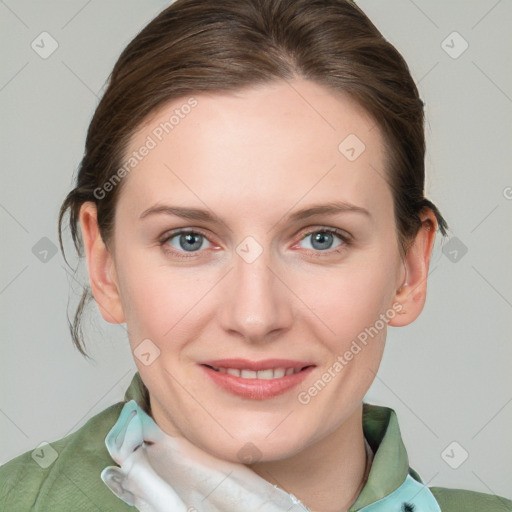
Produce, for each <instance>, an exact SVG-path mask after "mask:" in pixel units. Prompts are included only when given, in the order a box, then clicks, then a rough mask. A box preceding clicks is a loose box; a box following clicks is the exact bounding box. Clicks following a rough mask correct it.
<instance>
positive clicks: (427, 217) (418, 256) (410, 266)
mask: <svg viewBox="0 0 512 512" xmlns="http://www.w3.org/2000/svg"><path fill="white" fill-rule="evenodd" d="M420 219H421V222H422V223H421V227H420V229H419V230H418V233H417V234H416V236H415V238H414V241H413V243H412V244H411V245H410V247H409V248H408V250H407V253H406V255H405V257H404V260H403V264H404V267H405V277H404V279H403V282H402V284H401V285H400V286H399V288H398V289H397V291H396V294H395V299H394V302H395V303H398V304H400V305H401V309H400V312H399V314H398V315H396V316H395V317H394V318H393V319H392V320H390V322H389V325H392V326H394V327H402V326H404V325H408V324H410V323H412V322H413V321H414V320H416V318H418V316H419V315H420V313H421V311H422V310H423V307H424V305H425V300H426V296H427V277H428V269H429V264H430V257H431V254H432V249H433V247H434V241H435V235H436V228H437V219H436V217H435V215H434V213H433V212H432V210H430V208H425V209H424V210H423V211H422V212H421V213H420Z"/></svg>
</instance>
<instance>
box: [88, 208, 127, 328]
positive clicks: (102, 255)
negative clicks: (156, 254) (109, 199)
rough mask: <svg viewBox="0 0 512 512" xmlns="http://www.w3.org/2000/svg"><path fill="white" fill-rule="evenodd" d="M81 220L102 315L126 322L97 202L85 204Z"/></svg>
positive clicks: (115, 322)
mask: <svg viewBox="0 0 512 512" xmlns="http://www.w3.org/2000/svg"><path fill="white" fill-rule="evenodd" d="M79 220H80V228H81V230H82V240H83V242H84V248H85V253H86V258H87V268H88V270H89V281H90V283H91V291H92V294H93V295H94V298H95V300H96V302H97V304H98V307H99V310H100V313H101V316H102V317H103V318H104V319H105V320H106V321H107V322H109V323H111V324H121V323H124V322H125V321H126V320H125V316H124V312H123V308H122V304H121V297H120V293H119V287H118V283H117V275H116V272H115V266H114V260H113V258H112V255H111V254H110V252H109V250H108V249H107V247H106V246H105V244H104V243H103V239H102V238H101V234H100V231H99V228H98V220H97V209H96V205H95V204H94V203H93V202H91V201H87V202H85V203H84V204H83V205H82V206H81V208H80V214H79Z"/></svg>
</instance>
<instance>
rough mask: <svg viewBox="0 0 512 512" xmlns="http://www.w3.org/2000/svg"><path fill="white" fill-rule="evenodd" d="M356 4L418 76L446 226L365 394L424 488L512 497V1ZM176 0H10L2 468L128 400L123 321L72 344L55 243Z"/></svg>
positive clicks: (5, 20)
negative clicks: (417, 311) (408, 314)
mask: <svg viewBox="0 0 512 512" xmlns="http://www.w3.org/2000/svg"><path fill="white" fill-rule="evenodd" d="M358 3H359V5H361V7H362V8H363V9H364V10H365V12H366V13H367V14H368V15H369V17H370V18H371V19H372V21H373V22H374V23H375V25H376V26H377V27H378V28H379V29H380V30H381V32H382V33H383V34H384V36H385V37H386V38H387V39H388V40H390V41H391V42H392V43H393V44H394V45H396V47H397V48H398V50H399V51H400V52H401V53H402V54H403V55H404V57H405V59H406V60H407V62H408V63H409V65H410V68H411V72H412V74H413V76H414V78H415V80H416V81H417V82H418V83H419V88H420V93H421V96H422V98H423V100H424V101H425V103H426V113H427V125H426V129H427V138H428V144H429V146H428V147H429V149H428V154H427V169H428V176H427V195H428V197H429V198H430V199H431V200H433V201H434V202H435V203H436V204H437V205H438V206H439V208H440V209H441V211H442V213H443V214H444V216H445V217H446V219H447V220H448V222H449V224H450V226H451V232H450V237H449V239H445V241H444V242H443V243H441V241H440V240H438V242H436V248H435V253H434V256H433V259H432V263H431V275H430V277H429V292H428V299H427V303H426V306H425V310H424V312H423V314H422V315H421V316H420V318H419V319H418V320H417V321H416V322H415V323H414V324H412V325H411V326H408V327H404V328H391V329H390V332H389V335H388V344H387V350H386V352H385V356H384V360H383V362H382V366H381V369H380V371H379V374H378V376H377V378H376V379H375V382H374V384H373V386H372V387H371V389H370V391H369V392H368V395H367V400H368V401H370V402H373V403H376V404H379V405H387V406H389V407H392V408H394V409H395V410H396V412H397V414H398V418H399V422H400V425H401V431H402V434H403V438H404V442H405V445H406V447H407V449H408V453H409V458H410V464H411V466H412V467H414V468H415V469H416V470H417V471H418V472H419V473H420V475H421V476H422V478H423V480H424V481H425V482H426V483H427V484H428V485H429V486H433V485H435V486H446V487H461V488H466V489H473V490H477V491H482V492H488V493H497V494H501V495H503V496H506V497H508V498H512V488H511V486H510V482H511V477H512V436H510V432H511V425H512V372H511V370H510V366H511V362H512V344H511V343H510V329H511V327H512V326H511V318H512V315H511V308H512V286H511V285H512V270H511V265H510V262H511V255H512V237H511V236H510V233H512V215H511V211H512V199H511V198H512V188H511V187H512V175H511V172H510V161H511V160H512V151H511V141H512V138H511V132H512V129H511V119H512V116H511V113H512V99H511V96H512V74H511V66H510V62H511V61H512V40H511V39H512V37H511V34H512V23H511V22H512V3H511V2H510V0H501V1H496V0H481V1H463V0H459V1H450V2H446V1H441V0H436V1H432V0H431V1H426V0H423V1H420V0H415V1H412V0H393V1H389V0H387V1H386V2H382V1H380V0H361V1H359V2H358ZM167 4H168V2H166V1H162V0H145V1H144V2H143V1H140V0H139V1H134V0H130V1H127V0H122V1H121V0H118V1H101V2H100V1H99V0H89V1H86V0H81V1H74V0H73V1H69V0H67V1H58V2H57V1H49V0H45V1H41V0H37V1H32V2H28V1H20V0H17V1H14V0H4V1H0V17H1V18H0V20H1V21H0V34H1V43H2V45H1V55H2V62H3V65H2V69H1V71H0V108H1V114H0V115H1V120H2V123H1V136H0V144H1V154H2V159H1V166H0V169H1V171H0V172H1V173H2V177H1V179H2V188H1V195H0V223H1V233H2V235H1V236H2V252H1V258H2V260H1V262H2V264H1V267H0V268H1V270H0V308H1V312H2V317H1V318H2V320H1V321H2V324H1V332H2V341H1V350H2V353H1V361H0V376H1V377H0V378H1V384H0V385H1V389H2V393H1V400H0V433H1V437H2V450H1V454H0V463H3V462H5V461H7V460H8V459H10V458H12V457H14V456H16V455H18V454H20V453H21V452H23V451H26V450H29V449H33V448H34V447H36V446H37V445H39V444H40V443H42V442H45V441H46V442H51V441H53V440H56V439H58V438H60V437H62V436H64V435H66V434H67V433H69V432H71V431H73V430H75V429H77V428H78V427H80V426H81V425H83V424H84V423H85V421H86V420H87V419H88V418H90V417H91V416H93V415H94V414H96V413H98V412H100V411H101V410H102V409H104V408H105V407H106V406H108V405H110V404H112V403H114V402H116V401H118V400H120V399H121V398H122V396H123V392H124V389H125V388H126V386H127V385H128V383H129V381H130V379H131V377H132V374H133V372H134V371H135V365H134V363H133V362H132V356H131V353H130V350H129V348H128V343H127V340H126V330H125V327H124V325H123V326H113V325H110V324H107V323H105V322H104V321H103V319H102V318H101V316H100V315H99V313H98V312H97V307H96V305H95V304H94V303H93V304H91V307H90V308H89V313H88V314H87V317H86V323H87V331H86V333H87V338H88V340H89V351H90V353H91V355H92V356H93V358H94V360H93V361H87V360H85V359H83V358H82V357H81V356H80V355H79V353H78V352H77V351H76V350H75V349H74V348H73V346H72V342H71V339H70V336H69V333H68V330H67V323H66V309H67V308H68V311H69V314H70V315H72V314H73V313H74V307H75V305H76V303H77V301H78V298H79V295H78V293H79V291H80V279H87V275H86V273H85V271H84V269H85V266H84V265H83V264H82V266H81V270H80V272H79V275H78V276H73V274H72V273H71V272H70V271H69V269H68V267H66V266H65V264H64V261H63V259H62V256H61V254H60V253H57V254H55V255H53V254H52V252H51V249H52V247H53V246H57V230H56V224H57V214H58V208H59V206H60V204H61V202H62V200H63V199H64V197H65V195H66V193H67V192H68V191H69V190H70V189H71V187H72V178H73V175H74V173H75V171H76V168H77V166H78V163H79V161H80V158H81V156H82V153H83V146H84V141H85V134H86V129H87V126H88V123H89V121H90V118H91V116H92V113H93V110H94V107H95V105H96V104H97V102H98V97H99V96H100V95H101V92H102V91H103V88H104V83H105V80H106V78H107V76H108V74H109V72H110V71H111V68H112V66H113V64H114V62H115V60H116V58H117V57H118V55H119V53H120V52H121V50H122V49H123V48H124V46H125V45H126V44H127V43H128V42H129V41H130V39H131V38H132V37H133V36H134V35H135V34H136V33H137V32H138V31H139V30H140V29H141V28H142V27H143V26H144V25H145V24H146V23H147V22H148V21H150V20H151V19H152V18H153V17H154V16H155V15H156V14H157V13H158V12H159V11H160V10H161V9H163V8H164V7H165V6H166V5H167ZM454 31H456V32H458V33H459V34H460V36H459V35H457V34H455V35H454V34H452V33H453V32H454ZM42 32H48V33H49V34H50V35H51V37H52V38H53V39H54V40H55V41H56V42H57V44H58V48H57V49H56V50H55V52H54V53H53V54H51V55H50V56H48V57H47V58H42V57H41V56H40V54H38V53H36V51H34V49H33V48H32V47H31V44H32V42H33V41H35V43H34V44H39V47H40V48H39V51H40V52H41V51H43V48H41V47H42V46H43V43H41V37H45V38H46V39H45V40H44V41H45V42H44V48H45V51H48V50H49V49H50V48H51V44H52V41H51V40H50V39H49V38H48V36H40V34H41V33H42ZM443 41H445V42H444V43H443ZM464 41H466V42H467V44H468V45H469V46H468V48H467V49H466V50H465V51H464V52H463V53H461V54H460V52H461V50H463V49H464V47H465V43H464ZM459 54H460V55H459ZM65 233H66V234H67V233H68V231H67V230H66V232H65ZM45 237H46V238H47V239H48V240H46V239H45ZM41 239H43V240H41ZM66 247H67V248H68V255H69V259H70V261H71V262H73V263H74V262H76V261H77V260H76V258H75V257H74V254H73V250H72V246H71V243H70V241H69V240H68V241H67V243H66ZM44 249H50V252H48V253H47V254H45V253H44V252H43V250H44ZM466 250H467V252H465V251H466ZM68 297H69V298H70V302H69V306H68ZM454 441H455V442H456V443H457V444H456V445H453V444H451V443H453V442H454ZM450 445H451V446H450ZM447 447H448V449H447V450H446V448H447ZM466 452H467V454H468V458H467V459H466V460H464V457H465V453H466ZM452 466H453V467H452ZM455 466H457V467H456V468H455Z"/></svg>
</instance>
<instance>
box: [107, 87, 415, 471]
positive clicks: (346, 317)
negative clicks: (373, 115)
mask: <svg viewBox="0 0 512 512" xmlns="http://www.w3.org/2000/svg"><path fill="white" fill-rule="evenodd" d="M187 101H188V103H187ZM186 104H187V105H189V106H188V107H185V106H184V105H186ZM172 116H174V117H172ZM166 122H167V125H166V124H165V123H166ZM143 147H146V148H147V150H143V149H142V150H141V148H143ZM133 152H136V155H134V154H133ZM130 157H132V158H136V159H137V163H136V164H135V165H133V164H134V162H135V161H134V160H133V161H132V165H133V168H132V169H131V170H130V172H129V173H128V175H127V176H126V177H124V180H125V182H124V183H123V189H122V193H121V195H120V198H119V202H118V206H117V210H116V219H115V234H114V239H113V241H114V244H113V251H112V257H113V263H114V269H115V272H114V273H113V275H114V277H113V279H114V281H115V283H116V286H117V289H118V290H119V294H120V302H119V304H120V305H121V306H120V307H121V308H122V312H123V315H124V319H123V320H125V321H126V323H127V327H128V332H129V338H130V343H131V347H132V350H133V351H134V354H135V362H136V364H137V367H138V370H139V372H140V375H141V377H142V379H143V381H144V383H145V384H146V386H147V387H148V389H149V392H150V396H151V406H152V414H153V416H154V418H155V420H156V421H157V423H158V424H159V425H160V427H161V428H162V429H163V430H164V431H166V432H168V433H169V434H179V435H184V436H185V437H186V438H188V439H189V440H190V441H192V442H193V443H194V444H196V445H197V446H199V447H201V448H203V449H205V450H207V451H208V452H210V453H212V454H214V455H216V456H218V457H221V458H224V459H227V460H232V461H241V460H242V459H241V457H243V456H245V455H246V454H245V452H244V450H246V451H247V450H249V451H251V450H252V451H253V452H254V453H257V458H261V460H262V461H264V460H278V459H283V458H287V457H291V456H293V455H294V454H297V453H299V452H300V451H301V450H303V449H304V448H306V447H308V446H312V445H313V444H315V443H317V442H318V441H320V440H321V439H323V438H325V437H326V436H328V435H329V434H331V433H333V432H334V431H336V430H337V429H338V427H340V426H341V425H343V424H345V423H346V422H347V421H348V420H349V419H350V418H351V417H353V415H354V414H356V412H357V411H359V410H360V409H359V407H360V403H361V401H362V399H363V397H364V395H365V393H366V391H367V390H368V388H369V386H370V384H371V382H372V380H373V378H374V376H375V373H376V372H377V369H378V366H379V363H380V360H381V356H382V352H383V349H384V342H385V336H386V321H387V320H389V319H390V318H393V317H394V316H395V315H396V314H397V313H398V310H399V309H400V306H399V305H397V303H396V302H395V299H396V294H397V289H398V288H399V287H400V285H401V284H402V282H403V280H404V275H405V272H404V265H403V262H402V261H401V259H400V256H399V250H398V242H397V236H396V228H395V221H394V215H393V200H392V195H391V191H390V188H389V186H388V185H387V183H386V181H385V180H384V176H385V174H386V170H385V168H384V147H383V139H382V137H381V134H380V132H379V129H378V127H376V126H375V124H374V123H373V122H372V121H371V120H370V119H369V117H368V116H367V115H365V113H364V111H363V110H361V109H360V108H359V107H358V106H357V105H356V104H355V103H354V102H353V101H351V100H350V99H348V98H346V97H339V96H334V95H333V94H332V93H329V92H328V91H327V90H326V89H324V88H322V87H320V86H318V85H315V84H313V83H312V82H309V81H303V80H300V81H294V82H292V83H291V84H288V83H286V82H276V83H274V84H268V85H265V86H260V87H258V88H250V89H245V90H243V91H241V92H240V91H239V92H237V93H236V94H211V95H208V94H197V95H194V99H193V100H190V99H189V98H188V97H186V98H184V99H182V100H179V101H173V102H172V103H170V104H169V105H167V106H166V107H165V108H162V109H161V110H160V111H159V112H158V113H157V115H156V116H154V117H153V118H152V119H151V120H150V121H149V122H148V123H147V124H146V125H145V126H144V127H142V128H141V129H140V130H139V131H138V132H137V133H136V134H135V135H134V137H133V138H132V140H131V143H130V148H129V151H128V152H127V155H126V161H128V159H129V158H130ZM327 207H332V210H328V209H327ZM155 208H159V209H158V210H153V209H155ZM165 208H168V210H165ZM317 208H318V211H317V212H316V213H315V209H317ZM171 209H175V210H174V213H172V210H171ZM180 212H181V213H180ZM299 212H302V213H301V214H299ZM182 231H186V232H188V234H187V233H185V234H184V233H182ZM326 231H328V232H326ZM364 333H366V336H365V334H364ZM363 340H365V341H363ZM225 359H239V360H246V362H244V361H242V362H240V361H231V362H229V361H228V362H226V361H224V362H222V361H221V362H219V360H225ZM271 359H282V360H286V361H277V362H276V361H274V362H272V361H270V362H268V361H267V362H266V363H265V361H266V360H271ZM247 361H249V362H253V363H260V362H263V363H262V365H260V367H259V368H260V369H267V370H268V369H269V368H276V367H281V368H284V369H288V368H294V371H299V370H301V368H303V367H304V366H308V367H309V368H307V369H306V370H302V371H301V372H300V373H298V374H295V376H291V375H288V376H286V375H285V376H284V377H282V376H280V374H279V372H276V374H274V373H271V372H269V371H267V372H265V373H262V374H259V375H256V374H253V373H250V372H249V373H245V372H244V374H243V375H241V376H240V377H237V376H235V375H231V374H232V373H236V372H234V371H233V369H236V368H244V367H245V368H246V369H248V368H250V367H251V365H250V364H249V363H247ZM206 362H209V363H210V365H212V366H217V367H219V368H229V367H233V368H231V369H230V370H229V373H223V372H224V370H220V371H216V370H213V369H209V368H208V367H206V366H205V363H206ZM336 362H338V364H336ZM257 368H258V366H256V367H253V369H257ZM289 372H290V370H288V373H289ZM255 376H259V377H266V378H269V377H273V379H271V380H260V379H258V380H257V381H254V380H253V382H251V381H250V380H249V378H251V377H255ZM247 443H252V444H247ZM254 453H249V458H250V457H251V456H253V458H254ZM244 460H245V459H244Z"/></svg>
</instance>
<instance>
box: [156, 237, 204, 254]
mask: <svg viewBox="0 0 512 512" xmlns="http://www.w3.org/2000/svg"><path fill="white" fill-rule="evenodd" d="M205 241H206V242H208V239H207V238H206V237H205V236H204V235H202V234H201V233H198V232H196V231H177V232H175V233H173V234H171V235H170V236H168V237H167V238H165V240H163V241H162V242H161V244H162V246H164V248H165V247H166V246H169V245H170V246H171V247H173V249H174V250H173V251H171V252H173V253H180V252H181V253H183V252H185V253H187V252H191V253H194V252H197V251H198V250H200V249H204V248H205V247H203V242H205ZM172 242H175V244H173V243H172ZM208 243H210V242H208ZM165 250H168V249H165ZM182 257H185V258H186V257H187V256H182Z"/></svg>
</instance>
